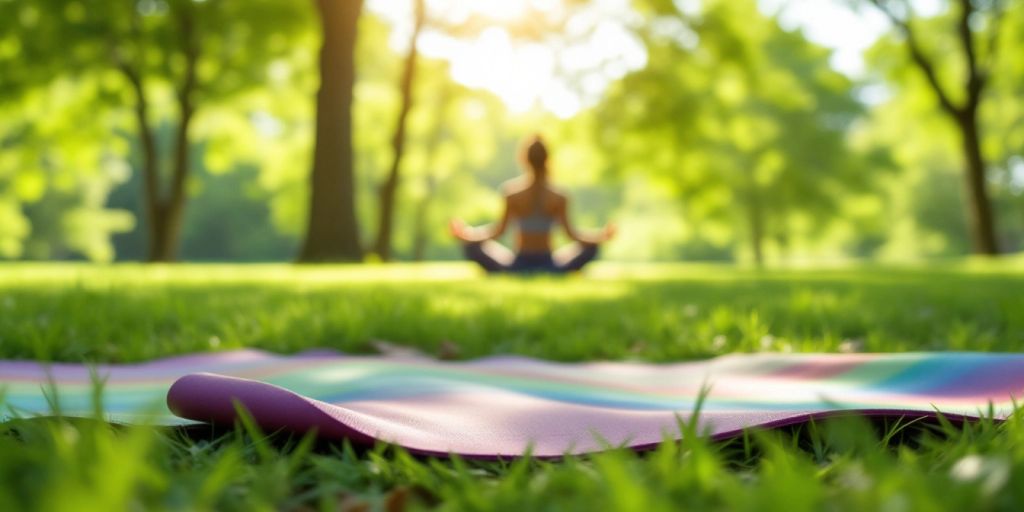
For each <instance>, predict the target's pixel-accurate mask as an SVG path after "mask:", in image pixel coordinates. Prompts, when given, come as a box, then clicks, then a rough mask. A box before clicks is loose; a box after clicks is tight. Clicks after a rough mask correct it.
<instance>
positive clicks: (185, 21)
mask: <svg viewBox="0 0 1024 512" xmlns="http://www.w3.org/2000/svg"><path fill="white" fill-rule="evenodd" d="M184 5H185V6H184V7H183V8H181V9H180V10H178V11H176V16H177V18H178V24H179V26H178V32H179V35H180V37H181V43H182V53H183V54H184V56H185V74H184V76H183V77H182V79H181V83H180V84H178V87H177V100H178V105H177V106H178V129H177V131H176V132H175V135H174V154H173V158H174V163H173V166H172V168H171V185H170V189H169V190H168V191H167V194H168V195H167V197H166V198H159V197H158V199H157V200H158V203H157V204H156V205H155V207H154V208H152V210H153V211H154V215H153V217H152V220H151V222H150V225H151V227H150V242H149V255H148V260H149V261H151V262H173V261H177V259H178V246H179V244H180V241H181V227H182V218H183V217H184V213H185V201H186V198H187V194H188V191H187V189H186V186H187V184H188V177H189V170H190V169H191V167H192V162H191V155H190V151H189V149H190V141H189V131H190V128H191V127H192V118H193V116H194V115H195V104H194V98H193V96H194V93H195V89H196V84H197V77H196V66H197V65H198V63H199V40H198V37H197V35H196V31H195V17H194V12H193V11H192V9H191V6H190V5H188V4H184ZM154 188H155V187H154Z"/></svg>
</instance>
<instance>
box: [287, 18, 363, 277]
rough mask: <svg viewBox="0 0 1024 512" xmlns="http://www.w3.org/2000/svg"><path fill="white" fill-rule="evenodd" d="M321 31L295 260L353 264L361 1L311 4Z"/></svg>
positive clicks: (356, 251)
mask: <svg viewBox="0 0 1024 512" xmlns="http://www.w3.org/2000/svg"><path fill="white" fill-rule="evenodd" d="M316 3H317V8H318V9H319V12H320V20H321V25H322V28H323V44H322V46H321V49H320V90H319V91H318V92H317V97H316V139H315V142H314V148H313V170H312V173H311V176H310V182H309V183H310V199H309V221H308V224H307V229H306V237H305V241H304V242H303V244H302V249H301V252H300V253H299V258H298V259H299V261H303V262H317V261H358V260H361V259H362V249H361V248H360V246H359V224H358V222H357V220H356V208H355V186H354V185H355V178H354V176H353V168H352V167H353V165H352V89H353V86H354V85H355V49H356V27H357V23H358V21H359V14H360V12H361V11H362V7H363V2H362V0H316Z"/></svg>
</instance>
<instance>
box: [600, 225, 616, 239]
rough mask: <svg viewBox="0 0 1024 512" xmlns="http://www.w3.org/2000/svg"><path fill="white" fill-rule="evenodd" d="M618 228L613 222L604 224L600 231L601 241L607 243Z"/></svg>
mask: <svg viewBox="0 0 1024 512" xmlns="http://www.w3.org/2000/svg"><path fill="white" fill-rule="evenodd" d="M618 229H619V228H618V226H616V225H615V223H613V222H609V223H608V224H605V226H604V229H602V230H601V241H602V242H607V241H608V240H611V239H612V238H614V237H615V233H616V232H617V231H618Z"/></svg>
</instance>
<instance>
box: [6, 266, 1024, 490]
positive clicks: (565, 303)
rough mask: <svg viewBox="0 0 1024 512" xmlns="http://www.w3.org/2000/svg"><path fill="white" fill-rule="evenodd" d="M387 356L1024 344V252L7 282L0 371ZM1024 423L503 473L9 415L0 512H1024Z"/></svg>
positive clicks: (241, 436)
mask: <svg viewBox="0 0 1024 512" xmlns="http://www.w3.org/2000/svg"><path fill="white" fill-rule="evenodd" d="M378 341H387V342H390V343H394V344H399V345H407V346H411V347H416V348H418V349H420V350H422V351H425V352H427V353H432V354H436V353H439V352H442V351H443V352H445V353H446V355H449V356H450V355H452V353H453V351H452V350H451V347H456V348H457V351H455V354H456V355H457V357H460V358H473V357H478V356H483V355H488V354H497V353H514V354H522V355H529V356H536V357H544V358H550V359H557V360H592V359H624V358H630V359H640V360H649V361H668V360H680V359H689V358H703V357H711V356H714V355H717V354H723V353H728V352H735V351H740V352H753V351H764V350H767V351H789V350H791V351H837V350H863V351H908V350H981V351H1021V350H1024V260H1022V259H1020V258H1016V259H1006V260H1001V261H998V262H981V261H951V262H944V263H939V264H930V265H926V266H925V265H918V266H904V267H874V266H872V267H865V266H859V267H837V268H830V269H820V268H819V269H790V270H771V271H756V270H752V269H738V268H735V267H731V266H716V265H637V266H630V265H613V264H605V265H600V266H596V267H594V268H593V269H591V271H590V272H588V273H587V274H586V275H583V276H570V277H568V278H564V279H559V278H547V277H535V278H525V279H517V278H509V277H502V278H483V277H482V276H480V275H479V274H478V273H477V272H476V271H475V270H474V269H473V268H472V267H470V266H468V265H462V264H431V265H423V266H415V265H398V266H322V267H321V266H316V267H295V266H288V265H265V266H263V265H256V266H218V265H183V266H177V267H173V266H171V267H147V266H141V265H140V266H110V267H93V266H84V265H82V266H80V265H26V264H7V265H3V266H0V358H8V359H10V358H19V359H21V358H36V359H44V360H57V361H77V362H81V361H102V362H125V361H139V360H145V359H150V358H154V357H161V356H167V355H173V354H182V353H188V352H196V351H208V350H227V349H232V348H238V347H260V348H265V349H269V350H274V351H279V352H294V351H299V350H304V349H307V348H313V347H332V348H336V349H340V350H342V351H346V352H364V353H365V352H372V351H373V350H374V346H375V345H379V344H378V343H376V342H378ZM442 347H448V348H445V349H443V350H442ZM0 400H2V398H0ZM1022 420H1024V417H1022V418H1020V419H1017V418H1013V419H1011V421H1009V422H1007V423H1005V424H1002V425H992V424H988V423H982V424H977V425H968V426H964V427H959V426H956V427H950V426H945V427H943V426H938V427H925V426H917V425H915V426H911V427H909V428H905V429H903V430H901V428H902V426H900V425H888V426H883V427H881V428H879V427H878V426H877V425H876V426H868V425H867V424H863V423H862V422H860V421H857V420H855V419H853V420H836V421H832V422H830V423H827V424H824V425H812V426H807V427H805V428H802V429H797V430H790V431H785V432H771V433H754V434H752V435H751V436H750V438H749V439H746V440H738V441H735V442H730V443H718V444H708V443H705V442H703V441H701V440H699V439H691V440H689V441H686V442H684V443H681V444H667V445H665V446H663V447H662V448H660V449H659V450H657V451H655V452H652V453H648V454H644V455H641V456H636V455H633V454H631V453H621V452H614V451H613V452H609V453H606V454H602V455H598V456H593V457H587V458H579V459H571V460H566V461H561V462H541V461H533V460H525V459H524V460H520V461H517V462H511V463H479V462H465V461H459V460H425V459H414V458H411V457H409V456H408V455H406V454H404V453H402V452H400V451H395V450H393V449H390V448H387V447H383V446H381V447H378V448H376V449H373V450H363V449H352V448H351V447H346V446H342V445H337V446H324V445H312V446H310V445H308V443H307V444H304V443H301V442H300V440H297V439H296V440H288V439H281V438H280V437H274V438H271V439H270V440H263V439H262V437H261V436H260V435H259V434H258V433H257V432H254V431H246V430H245V429H244V428H239V429H237V430H235V431H229V432H223V433H217V434H209V433H205V432H204V433H199V434H190V435H185V434H183V433H179V432H168V431H154V430H152V429H147V428H118V429H114V428H112V427H109V426H107V425H105V424H99V423H94V422H89V421H60V420H18V421H11V422H8V423H5V424H0V510H22V509H26V508H40V509H46V510H55V509H61V508H65V509H75V510H79V509H81V508H83V507H92V508H96V509H103V510H110V509H124V508H147V509H148V508H183V509H193V508H228V509H235V508H237V509H246V510H248V509H253V508H271V509H280V508H284V509H321V508H323V509H325V510H337V509H338V508H339V506H340V508H341V509H344V510H360V509H361V508H360V507H371V508H378V507H385V508H388V507H391V508H392V509H396V508H397V509H401V508H402V507H403V506H408V507H434V506H438V507H442V508H451V509H466V508H470V509H491V508H498V509H516V510H529V509H536V508H550V509H566V508H569V509H580V510H594V509H596V508H609V507H614V508H620V509H627V508H628V509H640V508H641V507H642V508H646V509H649V510H655V509H665V510H669V509H678V508H680V507H682V506H686V505H689V506H691V507H699V508H758V509H766V508H767V509H772V508H777V509H780V510H799V509H820V508H836V509H855V510H868V509H878V508H885V509H888V510H921V509H928V508H933V509H952V508H961V509H964V508H970V509H978V508H981V509H984V508H997V509H999V508H1003V509H1011V508H1019V504H1020V503H1024V421H1022ZM890 436H891V437H892V439H889V437H890Z"/></svg>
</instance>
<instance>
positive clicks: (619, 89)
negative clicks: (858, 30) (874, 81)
mask: <svg viewBox="0 0 1024 512" xmlns="http://www.w3.org/2000/svg"><path fill="white" fill-rule="evenodd" d="M650 7H651V8H650V9H649V10H647V11H645V14H646V16H648V20H647V23H645V24H644V25H643V26H641V27H640V28H639V29H638V33H639V34H640V36H641V37H642V38H643V40H644V43H645V45H646V46H647V51H648V62H647V66H646V67H645V68H644V69H642V70H639V71H636V72H634V73H631V74H629V75H627V76H626V77H625V78H624V79H623V80H622V81H620V83H618V84H616V85H615V86H614V87H613V89H612V91H611V93H610V95H609V96H608V97H606V98H605V99H604V101H603V102H602V105H601V106H600V107H599V115H600V117H601V119H600V121H599V122H598V123H596V124H597V127H598V133H597V135H598V144H600V145H602V146H604V147H608V148H616V149H615V150H614V153H613V154H614V157H615V167H617V168H619V169H620V170H621V172H623V173H629V172H631V171H640V172H643V173H644V174H647V175H648V176H652V177H653V178H654V179H657V180H658V181H659V182H660V183H661V184H662V186H670V187H674V188H675V190H676V194H677V195H678V197H679V198H680V199H681V201H682V202H683V205H684V211H685V215H686V216H687V219H688V220H689V222H690V224H691V225H693V226H694V227H693V228H692V231H693V232H694V233H695V235H694V236H695V237H697V238H702V237H706V238H707V239H708V240H709V241H711V242H712V243H714V244H722V243H726V242H727V241H728V238H727V237H726V236H723V235H722V233H723V232H726V230H727V229H730V228H731V231H732V234H731V239H732V240H733V241H738V240H740V239H745V242H746V243H739V244H737V245H738V246H739V247H742V248H746V250H747V252H748V254H749V255H750V257H751V259H752V260H753V261H754V262H755V263H756V264H758V265H760V264H762V262H763V261H764V259H765V253H766V250H765V245H766V242H767V241H775V242H776V244H777V245H778V246H779V247H780V248H781V247H785V246H787V245H789V244H790V241H791V240H793V239H795V238H797V237H798V236H802V237H805V238H806V237H811V236H814V235H816V234H818V233H820V232H821V230H823V229H824V227H825V226H827V224H828V222H829V220H830V219H831V218H832V217H833V215H834V213H835V212H837V211H838V209H839V204H840V199H841V198H840V191H842V193H843V194H848V193H849V192H850V190H851V189H853V190H855V189H857V188H861V187H862V185H863V184H864V182H865V181H866V178H867V177H866V175H865V174H866V173H864V172H863V168H862V167H861V166H860V165H859V164H860V161H859V159H858V157H857V155H855V154H854V153H853V152H852V151H851V150H850V148H849V147H848V146H847V144H846V141H845V135H846V130H847V128H848V127H849V125H850V124H851V123H852V122H853V120H854V119H856V117H857V116H858V115H859V113H860V111H861V108H860V106H859V105H858V104H857V102H856V101H855V100H854V98H853V97H852V84H851V83H850V81H849V80H848V79H846V78H845V77H843V76H842V75H840V74H839V73H837V72H835V71H832V70H830V69H829V68H828V52H827V51H826V50H824V49H822V48H820V47H817V46H815V45H813V44H811V43H809V42H808V41H807V40H805V39H804V38H803V36H802V35H801V34H799V33H795V32H785V31H783V30H782V29H781V28H780V27H779V26H778V23H777V22H776V20H774V19H770V18H766V17H763V16H760V15H758V14H757V7H756V5H755V4H754V2H750V1H735V0H733V1H708V2H705V3H704V4H703V7H702V9H701V11H700V12H699V13H693V14H690V13H685V12H682V11H680V10H679V8H678V7H677V6H676V5H675V4H674V3H672V2H654V3H653V4H651V6H650ZM652 27H659V28H658V29H657V30H655V29H653V28H652ZM666 27H669V28H671V30H669V29H667V28H666ZM726 226H728V227H726Z"/></svg>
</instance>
